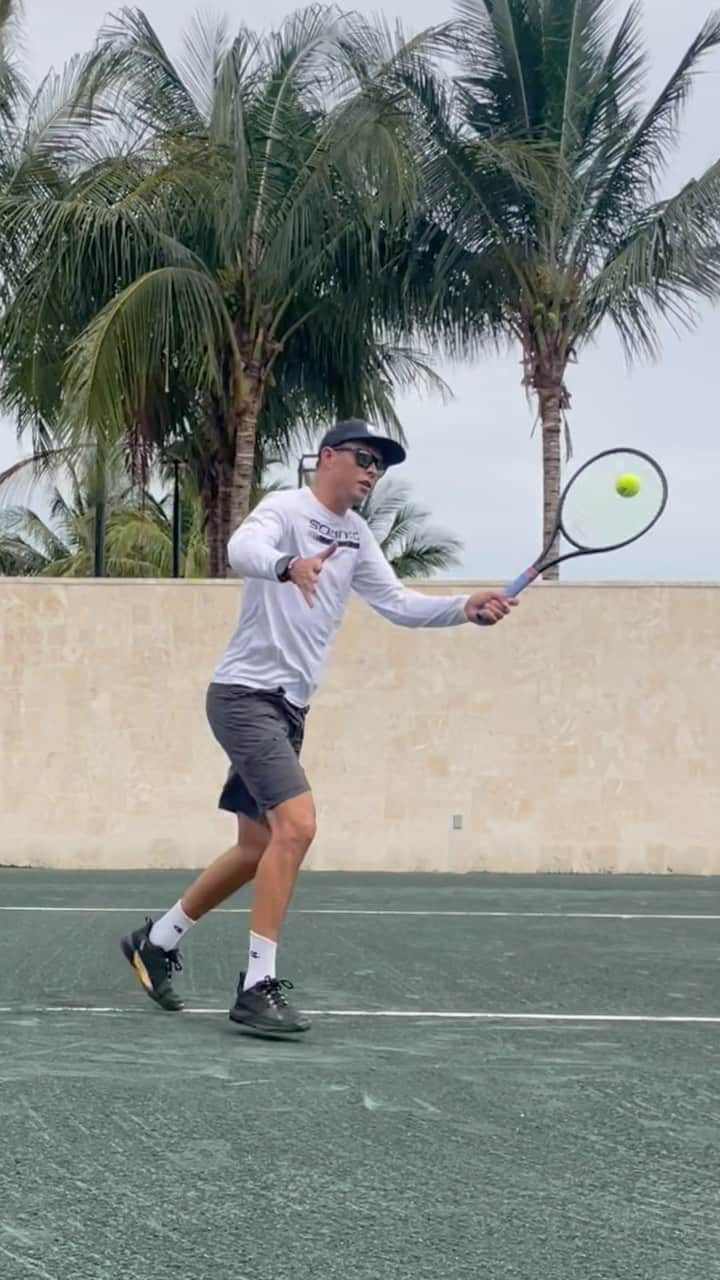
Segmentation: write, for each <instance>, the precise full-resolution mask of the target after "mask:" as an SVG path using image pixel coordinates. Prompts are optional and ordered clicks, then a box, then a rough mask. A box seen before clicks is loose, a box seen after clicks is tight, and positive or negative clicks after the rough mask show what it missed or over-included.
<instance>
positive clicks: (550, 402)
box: [538, 384, 562, 582]
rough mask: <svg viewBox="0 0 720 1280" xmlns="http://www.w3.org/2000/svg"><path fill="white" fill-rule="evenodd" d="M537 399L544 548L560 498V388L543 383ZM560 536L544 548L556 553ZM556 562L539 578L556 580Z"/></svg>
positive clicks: (551, 529)
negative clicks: (539, 428)
mask: <svg viewBox="0 0 720 1280" xmlns="http://www.w3.org/2000/svg"><path fill="white" fill-rule="evenodd" d="M538 400H539V402H540V422H541V424H542V456H543V547H544V548H546V547H547V545H548V542H549V540H550V538H551V537H552V532H553V529H554V527H555V520H556V518H557V510H558V504H559V502H560V484H561V477H562V461H561V452H560V437H561V434H562V414H561V409H560V405H561V400H562V388H561V386H560V385H559V384H558V385H557V386H550V387H543V388H542V389H539V390H538ZM559 544H560V538H559V535H556V536H555V538H554V539H553V542H552V547H551V548H550V551H549V552H548V554H549V555H551V556H556V555H557V554H558V551H559ZM558 568H559V566H558V565H553V566H552V568H550V569H546V570H545V573H544V574H543V578H547V579H548V581H553V582H556V581H557V579H558V578H559V576H560V575H559V572H558Z"/></svg>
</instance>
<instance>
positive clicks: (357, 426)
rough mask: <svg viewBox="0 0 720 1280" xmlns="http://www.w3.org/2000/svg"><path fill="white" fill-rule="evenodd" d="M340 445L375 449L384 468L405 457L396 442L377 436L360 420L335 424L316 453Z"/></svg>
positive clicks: (396, 463) (348, 420)
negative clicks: (364, 446)
mask: <svg viewBox="0 0 720 1280" xmlns="http://www.w3.org/2000/svg"><path fill="white" fill-rule="evenodd" d="M341 444H367V445H370V446H371V447H372V448H373V449H377V451H378V453H379V454H380V457H381V458H382V460H383V463H384V464H385V466H386V467H396V466H397V465H398V463H400V462H404V461H405V458H406V457H407V454H406V452H405V450H404V449H403V447H402V445H401V444H398V442H397V440H391V438H390V436H381V435H378V433H377V432H376V431H375V428H374V427H371V426H370V424H369V422H363V421H362V419H361V418H348V419H347V421H345V422H337V423H336V424H335V426H334V427H331V428H330V430H329V431H326V432H325V435H324V436H323V438H322V440H321V441H320V444H319V446H318V452H320V451H321V450H322V449H337V448H338V446H339V445H341Z"/></svg>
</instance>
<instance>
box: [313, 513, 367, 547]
mask: <svg viewBox="0 0 720 1280" xmlns="http://www.w3.org/2000/svg"><path fill="white" fill-rule="evenodd" d="M310 528H311V530H312V536H313V537H314V538H315V539H316V540H317V541H318V542H324V543H325V544H326V546H328V545H330V544H331V543H333V542H336V543H337V545H338V547H352V549H353V551H358V550H359V548H360V534H359V532H358V530H357V529H334V528H333V527H332V525H330V524H324V523H323V521H322V520H311V521H310Z"/></svg>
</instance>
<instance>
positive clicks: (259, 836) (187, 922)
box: [121, 814, 270, 1010]
mask: <svg viewBox="0 0 720 1280" xmlns="http://www.w3.org/2000/svg"><path fill="white" fill-rule="evenodd" d="M269 838H270V830H269V828H268V827H267V826H265V825H264V824H263V823H261V822H254V821H253V820H252V819H251V818H247V817H245V816H244V814H238V833H237V841H236V843H235V844H234V845H232V847H231V848H230V849H226V851H225V853H222V854H220V857H219V858H216V859H215V861H214V862H213V863H211V864H210V866H209V867H207V868H206V869H205V870H204V871H203V872H201V874H200V875H199V876H198V878H197V880H195V881H194V883H193V884H192V885H191V886H190V888H189V889H188V890H187V891H186V893H185V894H184V895H183V897H182V898H181V900H180V901H179V902H178V903H176V904H175V906H174V907H171V908H170V910H169V911H166V912H165V915H163V916H161V918H160V919H159V920H158V921H157V922H156V923H155V924H153V923H152V922H151V921H147V922H146V925H145V927H144V928H143V929H137V930H135V932H134V933H131V934H129V935H128V936H127V937H125V938H123V939H122V943H121V946H122V950H123V952H124V954H125V956H126V957H127V959H128V960H129V961H130V963H131V965H132V966H133V968H134V969H135V972H136V974H137V976H138V977H139V979H140V981H141V983H142V985H143V987H144V988H145V990H146V991H147V994H148V995H149V996H150V997H151V999H153V1000H154V1001H155V1002H156V1003H157V1004H159V1005H161V1006H162V1008H163V1009H168V1010H177V1009H182V1007H183V1002H182V1000H181V999H180V998H179V996H178V995H177V994H176V993H175V991H174V990H173V987H172V969H173V968H179V967H180V961H179V958H178V954H177V950H176V948H177V946H178V944H179V943H180V942H181V940H182V938H183V937H184V935H185V933H187V931H188V929H190V928H191V927H192V925H193V924H194V923H195V922H196V921H197V920H199V919H200V918H201V916H204V915H206V914H207V912H208V911H211V910H212V908H213V907H216V906H217V905H218V903H220V902H224V901H225V899H226V898H229V897H230V894H232V893H235V891H236V890H237V889H240V888H241V887H242V886H243V885H244V884H247V882H248V881H249V880H252V878H253V876H254V875H255V873H256V872H257V868H258V864H259V862H260V860H261V858H262V856H263V853H264V851H265V847H266V845H267V843H268V840H269Z"/></svg>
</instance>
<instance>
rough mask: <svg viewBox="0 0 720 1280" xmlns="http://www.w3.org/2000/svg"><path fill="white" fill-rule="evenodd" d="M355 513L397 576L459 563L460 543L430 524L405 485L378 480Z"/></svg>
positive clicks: (417, 575) (426, 572) (429, 572)
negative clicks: (366, 527) (361, 519)
mask: <svg viewBox="0 0 720 1280" xmlns="http://www.w3.org/2000/svg"><path fill="white" fill-rule="evenodd" d="M358 514H359V515H361V516H362V517H363V519H364V520H366V521H367V524H368V527H369V528H370V530H371V531H372V533H373V534H374V535H375V537H376V539H377V541H378V542H379V544H380V549H381V551H382V553H383V555H384V556H385V559H386V560H387V561H388V562H389V563H390V565H391V566H392V568H393V569H394V570H395V573H396V574H397V576H398V578H430V577H432V575H433V574H434V573H436V572H437V571H438V570H439V569H449V568H450V566H451V565H453V564H457V563H458V557H459V553H460V552H461V551H462V543H461V542H460V541H459V540H458V539H457V538H455V537H453V535H452V534H450V533H448V532H446V530H444V529H437V528H435V527H434V526H432V525H431V524H430V512H429V511H426V510H425V509H424V507H421V506H420V505H419V504H418V503H416V502H414V501H413V499H412V496H411V493H410V490H409V488H408V486H407V485H404V484H400V483H398V482H397V481H394V480H390V479H386V480H381V481H380V483H379V484H378V486H377V488H376V489H375V491H374V493H372V494H370V496H369V497H368V498H366V499H365V500H364V502H363V503H362V505H361V506H360V507H358Z"/></svg>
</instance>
